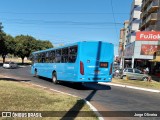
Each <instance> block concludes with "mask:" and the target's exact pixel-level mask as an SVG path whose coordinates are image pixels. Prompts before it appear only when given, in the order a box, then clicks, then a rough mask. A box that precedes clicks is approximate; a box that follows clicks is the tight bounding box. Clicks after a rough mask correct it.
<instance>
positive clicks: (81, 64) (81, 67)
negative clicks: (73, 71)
mask: <svg viewBox="0 0 160 120" xmlns="http://www.w3.org/2000/svg"><path fill="white" fill-rule="evenodd" d="M80 73H81V74H82V75H84V64H83V62H82V61H80Z"/></svg>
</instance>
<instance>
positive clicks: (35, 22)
mask: <svg viewBox="0 0 160 120" xmlns="http://www.w3.org/2000/svg"><path fill="white" fill-rule="evenodd" d="M1 20H4V21H10V22H13V23H17V24H37V25H39V24H52V25H53V24H54V25H88V26H91V25H103V26H104V25H115V24H116V25H123V23H118V22H117V23H115V22H81V21H46V20H30V19H27V20H26V19H1Z"/></svg>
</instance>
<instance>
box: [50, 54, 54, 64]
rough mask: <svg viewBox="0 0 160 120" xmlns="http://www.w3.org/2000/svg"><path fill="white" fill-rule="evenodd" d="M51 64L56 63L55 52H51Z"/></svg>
mask: <svg viewBox="0 0 160 120" xmlns="http://www.w3.org/2000/svg"><path fill="white" fill-rule="evenodd" d="M50 62H51V63H55V51H51V53H50Z"/></svg>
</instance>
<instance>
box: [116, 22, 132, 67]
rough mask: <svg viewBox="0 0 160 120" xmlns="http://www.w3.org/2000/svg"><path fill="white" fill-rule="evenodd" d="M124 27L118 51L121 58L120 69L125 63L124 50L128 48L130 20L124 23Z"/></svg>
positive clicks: (121, 31)
mask: <svg viewBox="0 0 160 120" xmlns="http://www.w3.org/2000/svg"><path fill="white" fill-rule="evenodd" d="M123 25H124V27H123V28H122V29H121V30H120V38H119V49H118V56H119V58H120V67H121V68H122V66H123V64H124V63H123V62H124V60H123V59H124V57H123V56H124V49H125V46H126V42H127V35H128V25H129V20H126V21H125V22H124V24H123Z"/></svg>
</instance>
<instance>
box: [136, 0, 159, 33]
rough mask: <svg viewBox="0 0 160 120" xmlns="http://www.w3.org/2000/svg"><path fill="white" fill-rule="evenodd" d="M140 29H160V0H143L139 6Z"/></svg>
mask: <svg viewBox="0 0 160 120" xmlns="http://www.w3.org/2000/svg"><path fill="white" fill-rule="evenodd" d="M141 12H142V13H141V16H140V18H141V23H140V27H139V29H140V30H141V31H160V0H143V1H142V8H141Z"/></svg>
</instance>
